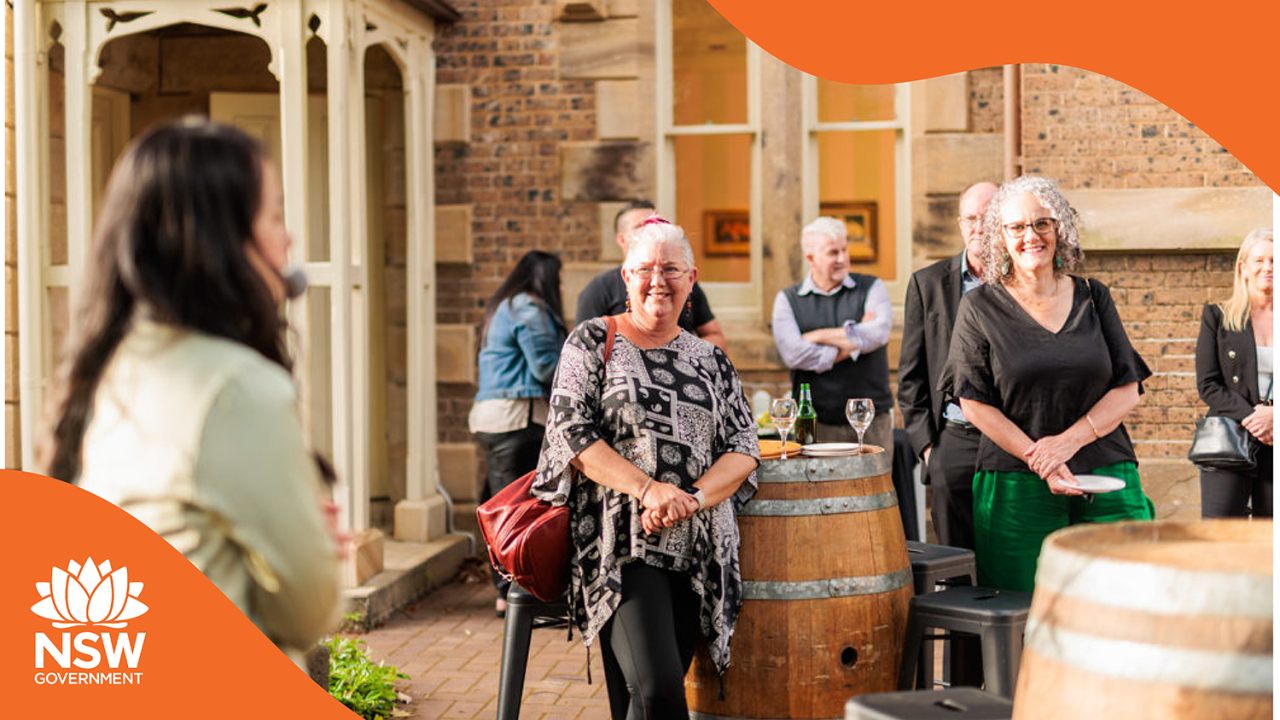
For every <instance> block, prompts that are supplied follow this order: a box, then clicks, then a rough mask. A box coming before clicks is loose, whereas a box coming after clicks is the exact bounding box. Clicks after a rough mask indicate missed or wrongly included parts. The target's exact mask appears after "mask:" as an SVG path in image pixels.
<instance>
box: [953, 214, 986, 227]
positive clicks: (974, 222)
mask: <svg viewBox="0 0 1280 720" xmlns="http://www.w3.org/2000/svg"><path fill="white" fill-rule="evenodd" d="M956 219H957V220H959V221H960V227H962V228H964V229H966V230H968V229H969V228H975V227H978V226H979V225H981V224H982V216H981V215H962V216H960V217H959V218H956Z"/></svg>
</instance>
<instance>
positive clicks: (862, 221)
mask: <svg viewBox="0 0 1280 720" xmlns="http://www.w3.org/2000/svg"><path fill="white" fill-rule="evenodd" d="M818 213H819V214H820V215H829V216H831V217H834V218H838V219H840V220H841V221H843V222H844V226H845V229H846V230H847V231H848V233H849V260H850V262H855V263H859V262H861V263H869V262H875V261H876V248H877V247H879V240H880V238H879V224H878V223H877V222H876V203H875V201H874V200H852V201H848V202H824V203H822V204H821V205H819V207H818Z"/></svg>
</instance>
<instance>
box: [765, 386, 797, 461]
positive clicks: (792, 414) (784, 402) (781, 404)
mask: <svg viewBox="0 0 1280 720" xmlns="http://www.w3.org/2000/svg"><path fill="white" fill-rule="evenodd" d="M769 417H770V418H771V419H772V420H773V426H774V427H776V428H778V435H780V436H781V437H782V459H783V460H786V459H787V432H788V431H790V430H791V424H792V423H794V422H795V421H796V401H795V400H792V399H791V398H789V397H780V398H778V399H777V400H774V401H773V404H772V405H770V406H769Z"/></svg>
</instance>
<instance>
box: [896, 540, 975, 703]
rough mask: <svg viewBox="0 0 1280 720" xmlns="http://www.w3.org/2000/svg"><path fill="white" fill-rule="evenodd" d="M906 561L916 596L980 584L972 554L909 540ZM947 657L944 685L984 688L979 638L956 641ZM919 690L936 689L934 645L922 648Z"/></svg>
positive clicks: (959, 638) (962, 638)
mask: <svg viewBox="0 0 1280 720" xmlns="http://www.w3.org/2000/svg"><path fill="white" fill-rule="evenodd" d="M907 557H908V559H910V560H911V576H912V578H913V580H914V584H915V591H916V595H925V594H927V593H931V592H933V591H934V590H935V589H936V588H937V586H938V585H977V584H978V566H977V562H976V559H975V558H974V554H973V551H972V550H967V549H965V548H958V547H951V546H949V545H932V544H929V543H922V542H914V541H911V540H908V541H907ZM944 656H945V667H946V669H947V671H948V672H947V677H946V678H944V680H945V681H949V682H950V683H951V684H952V685H972V686H974V687H980V686H981V685H982V671H981V668H980V667H977V664H978V660H979V658H980V657H981V654H980V650H979V648H978V640H977V638H973V637H956V638H953V639H952V643H951V645H950V646H948V648H947V652H946V653H944ZM916 687H917V688H921V689H926V690H931V689H933V643H928V644H926V645H925V646H924V647H923V648H921V651H920V667H919V668H918V672H917V673H916Z"/></svg>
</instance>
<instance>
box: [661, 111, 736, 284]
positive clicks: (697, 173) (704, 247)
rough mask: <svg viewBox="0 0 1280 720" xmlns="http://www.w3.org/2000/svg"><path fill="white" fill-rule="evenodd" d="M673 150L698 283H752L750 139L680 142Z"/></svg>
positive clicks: (679, 206) (681, 219)
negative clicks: (749, 219) (696, 268)
mask: <svg viewBox="0 0 1280 720" xmlns="http://www.w3.org/2000/svg"><path fill="white" fill-rule="evenodd" d="M675 146H676V172H675V176H676V208H675V213H676V222H677V223H679V224H680V225H682V226H683V227H684V231H685V234H686V235H688V237H689V244H690V245H692V246H693V255H694V263H695V264H696V265H697V266H698V273H699V275H698V279H699V281H705V282H750V281H751V258H750V255H749V253H750V250H749V247H750V239H751V235H750V228H749V225H748V218H749V216H750V211H751V136H750V135H747V134H740V135H712V136H686V137H678V138H676V139H675Z"/></svg>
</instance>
